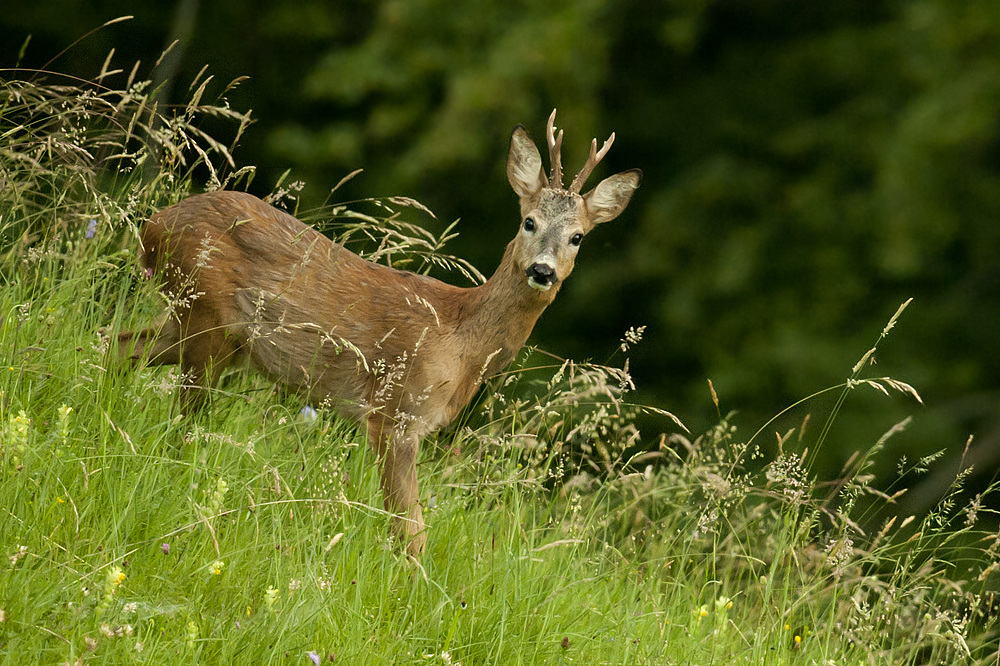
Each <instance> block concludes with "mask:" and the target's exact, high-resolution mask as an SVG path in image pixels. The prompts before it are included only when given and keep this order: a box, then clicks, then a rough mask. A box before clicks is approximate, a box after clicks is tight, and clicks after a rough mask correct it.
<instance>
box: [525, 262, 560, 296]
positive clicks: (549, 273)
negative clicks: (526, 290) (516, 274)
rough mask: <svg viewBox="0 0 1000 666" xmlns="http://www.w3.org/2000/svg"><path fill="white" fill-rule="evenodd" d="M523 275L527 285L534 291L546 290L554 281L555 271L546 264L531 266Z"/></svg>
mask: <svg viewBox="0 0 1000 666" xmlns="http://www.w3.org/2000/svg"><path fill="white" fill-rule="evenodd" d="M525 273H526V274H527V276H528V284H530V285H531V286H532V287H534V288H535V289H542V290H545V289H548V288H549V287H551V286H552V284H553V283H554V282H555V281H556V270H555V269H554V268H552V266H550V265H548V264H542V263H534V264H531V265H530V266H528V270H526V271H525Z"/></svg>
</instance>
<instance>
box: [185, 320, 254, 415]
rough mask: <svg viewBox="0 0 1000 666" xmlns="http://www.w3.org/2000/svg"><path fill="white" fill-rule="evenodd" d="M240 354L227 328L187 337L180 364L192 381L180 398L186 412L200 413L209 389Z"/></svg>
mask: <svg viewBox="0 0 1000 666" xmlns="http://www.w3.org/2000/svg"><path fill="white" fill-rule="evenodd" d="M189 330H190V328H189ZM239 354H240V347H239V345H238V344H237V343H236V340H235V339H234V338H233V337H232V336H231V335H230V334H229V332H228V331H226V330H225V329H221V328H214V329H211V330H205V331H201V332H199V333H191V334H189V335H188V336H186V337H185V339H184V350H183V353H182V354H181V355H180V364H181V370H182V371H183V372H184V374H185V375H187V376H188V377H190V378H191V383H190V384H188V385H187V386H185V387H184V392H183V393H182V396H181V400H182V403H183V404H184V406H185V408H186V409H187V410H190V411H197V410H199V409H200V408H201V407H202V406H203V405H204V404H205V400H206V398H207V396H208V392H209V389H211V388H212V387H214V386H215V384H216V383H217V382H218V381H219V377H220V376H221V375H222V371H223V370H225V369H226V368H227V367H228V366H229V365H230V364H231V363H232V362H233V361H234V360H236V359H237V357H238V356H239Z"/></svg>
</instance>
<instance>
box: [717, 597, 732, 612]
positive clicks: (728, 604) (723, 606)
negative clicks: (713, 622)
mask: <svg viewBox="0 0 1000 666" xmlns="http://www.w3.org/2000/svg"><path fill="white" fill-rule="evenodd" d="M732 607H733V600H732V599H730V598H729V597H719V598H718V599H716V600H715V610H717V611H727V610H729V609H730V608H732Z"/></svg>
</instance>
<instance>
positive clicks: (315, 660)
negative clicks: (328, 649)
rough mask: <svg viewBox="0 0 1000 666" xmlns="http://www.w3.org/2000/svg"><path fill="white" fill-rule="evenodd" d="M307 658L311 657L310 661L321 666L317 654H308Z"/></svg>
mask: <svg viewBox="0 0 1000 666" xmlns="http://www.w3.org/2000/svg"><path fill="white" fill-rule="evenodd" d="M306 656H307V657H309V661H311V662H312V663H314V664H316V666H319V662H320V657H319V655H318V654H316V653H315V652H306Z"/></svg>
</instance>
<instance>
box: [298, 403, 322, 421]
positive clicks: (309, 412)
mask: <svg viewBox="0 0 1000 666" xmlns="http://www.w3.org/2000/svg"><path fill="white" fill-rule="evenodd" d="M299 416H301V417H302V420H303V421H310V422H311V421H315V420H316V419H317V418H319V412H317V411H316V410H315V409H314V408H313V407H312V406H311V405H306V406H305V407H303V408H302V409H301V410H299Z"/></svg>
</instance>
